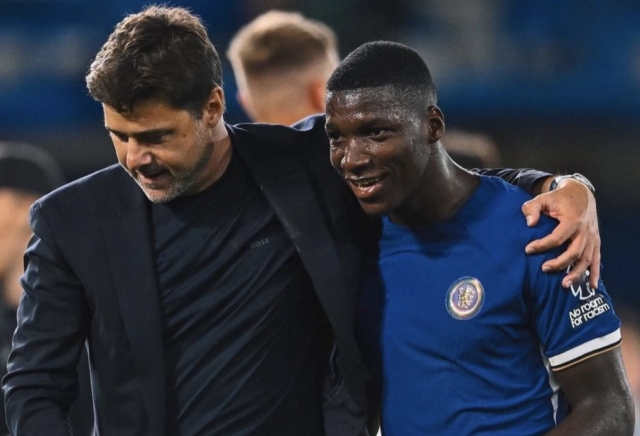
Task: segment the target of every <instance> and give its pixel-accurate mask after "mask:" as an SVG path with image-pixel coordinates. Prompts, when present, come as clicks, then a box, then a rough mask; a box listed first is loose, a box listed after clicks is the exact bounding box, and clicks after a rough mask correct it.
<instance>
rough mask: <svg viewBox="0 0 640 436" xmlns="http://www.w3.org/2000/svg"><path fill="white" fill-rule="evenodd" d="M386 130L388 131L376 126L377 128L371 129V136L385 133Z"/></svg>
mask: <svg viewBox="0 0 640 436" xmlns="http://www.w3.org/2000/svg"><path fill="white" fill-rule="evenodd" d="M385 132H386V130H385V129H381V128H375V129H371V131H370V132H369V136H380V135H383V134H384V133H385Z"/></svg>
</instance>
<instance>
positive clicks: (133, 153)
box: [127, 138, 153, 169]
mask: <svg viewBox="0 0 640 436" xmlns="http://www.w3.org/2000/svg"><path fill="white" fill-rule="evenodd" d="M152 160H153V159H152V156H151V151H150V150H149V147H147V146H145V145H144V144H141V143H140V142H138V141H136V140H135V139H133V138H129V141H127V167H128V168H129V169H136V168H139V167H141V166H142V165H148V164H150V163H151V161H152Z"/></svg>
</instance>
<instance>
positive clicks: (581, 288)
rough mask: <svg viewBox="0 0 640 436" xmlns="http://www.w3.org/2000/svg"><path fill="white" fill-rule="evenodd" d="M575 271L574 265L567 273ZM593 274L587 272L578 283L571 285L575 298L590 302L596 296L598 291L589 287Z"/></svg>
mask: <svg viewBox="0 0 640 436" xmlns="http://www.w3.org/2000/svg"><path fill="white" fill-rule="evenodd" d="M572 269H573V265H571V266H570V267H569V268H567V273H568V272H569V271H571V270H572ZM590 275H591V273H590V272H589V270H587V271H586V272H585V273H584V274H582V276H581V277H580V279H579V280H578V281H577V282H576V283H572V284H571V293H572V294H573V296H574V297H578V298H580V300H588V299H589V298H591V297H593V296H594V295H596V291H595V290H594V289H591V286H590V285H589V276H590Z"/></svg>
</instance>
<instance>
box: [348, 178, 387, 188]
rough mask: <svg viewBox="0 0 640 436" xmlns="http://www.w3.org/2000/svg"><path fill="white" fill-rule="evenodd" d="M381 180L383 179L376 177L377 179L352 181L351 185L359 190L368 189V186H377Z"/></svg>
mask: <svg viewBox="0 0 640 436" xmlns="http://www.w3.org/2000/svg"><path fill="white" fill-rule="evenodd" d="M381 179H382V177H376V178H375V179H363V180H352V181H351V183H353V184H354V185H356V186H358V187H359V188H366V187H367V186H371V185H375V184H376V183H378V182H379V181H380V180H381Z"/></svg>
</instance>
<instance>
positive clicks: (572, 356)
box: [549, 329, 622, 368]
mask: <svg viewBox="0 0 640 436" xmlns="http://www.w3.org/2000/svg"><path fill="white" fill-rule="evenodd" d="M621 338H622V336H621V334H620V329H617V330H616V331H614V332H612V333H609V334H608V335H605V336H601V337H599V338H596V339H592V340H590V341H589V342H585V343H584V344H581V345H578V346H577V347H575V348H572V349H570V350H567V351H565V352H564V353H560V354H558V355H557V356H553V357H549V363H550V364H551V368H557V367H559V366H564V365H566V364H568V363H571V362H573V361H576V360H579V359H580V358H582V357H584V356H587V355H590V354H597V353H598V351H600V350H603V349H605V348H611V347H612V346H613V345H617V344H618V343H619V342H620V340H621Z"/></svg>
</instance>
